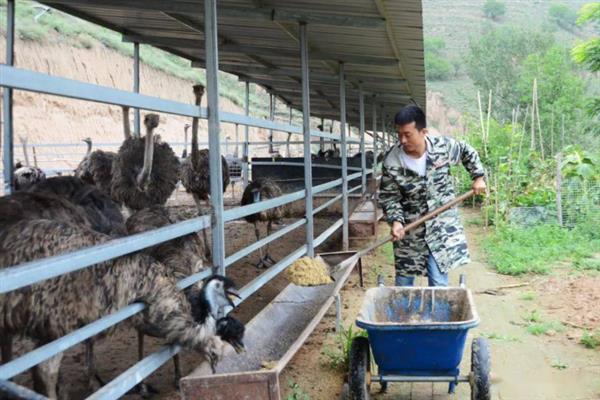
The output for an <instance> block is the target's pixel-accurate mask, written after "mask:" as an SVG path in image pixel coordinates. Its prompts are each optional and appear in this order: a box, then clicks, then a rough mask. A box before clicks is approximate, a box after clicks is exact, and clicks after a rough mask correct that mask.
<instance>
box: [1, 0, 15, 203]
mask: <svg viewBox="0 0 600 400" xmlns="http://www.w3.org/2000/svg"><path fill="white" fill-rule="evenodd" d="M14 45H15V0H8V1H7V2H6V65H10V66H12V65H13V64H14V59H15V57H14V56H15V52H14ZM2 117H3V122H4V123H3V134H4V135H3V140H4V142H3V145H4V148H3V153H4V194H5V195H7V194H11V193H12V190H13V166H14V155H13V90H12V89H11V88H7V87H4V88H3V90H2Z"/></svg>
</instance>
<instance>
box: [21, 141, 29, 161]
mask: <svg viewBox="0 0 600 400" xmlns="http://www.w3.org/2000/svg"><path fill="white" fill-rule="evenodd" d="M21 145H22V146H23V157H24V158H25V166H26V167H29V166H30V164H29V154H27V142H26V141H23V142H21Z"/></svg>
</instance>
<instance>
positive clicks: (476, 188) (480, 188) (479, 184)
mask: <svg viewBox="0 0 600 400" xmlns="http://www.w3.org/2000/svg"><path fill="white" fill-rule="evenodd" d="M471 189H473V192H475V194H485V180H483V176H480V177H479V178H476V179H475V180H474V181H473V186H472V187H471Z"/></svg>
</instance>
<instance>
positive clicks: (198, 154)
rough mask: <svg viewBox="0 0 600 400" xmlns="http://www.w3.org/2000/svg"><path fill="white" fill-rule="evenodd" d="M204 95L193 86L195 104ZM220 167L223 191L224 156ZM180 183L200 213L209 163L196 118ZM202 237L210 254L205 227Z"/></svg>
mask: <svg viewBox="0 0 600 400" xmlns="http://www.w3.org/2000/svg"><path fill="white" fill-rule="evenodd" d="M203 95H204V86H202V85H195V86H194V97H195V100H196V101H195V104H196V105H197V106H200V103H201V101H202V96H203ZM221 168H222V176H223V192H225V189H227V185H229V166H228V165H227V160H226V159H225V157H223V156H221ZM181 183H182V184H183V186H184V187H185V190H186V192H188V193H191V194H192V196H193V197H194V202H195V203H196V207H197V208H198V213H199V214H203V213H202V208H203V207H202V204H201V201H205V202H208V201H209V199H210V163H209V150H208V149H202V150H198V118H197V117H194V118H193V119H192V149H191V151H190V155H189V156H188V157H187V158H186V159H185V160H184V161H183V163H182V164H181ZM202 235H203V237H204V246H205V254H206V256H207V257H209V255H210V246H209V243H208V237H207V234H206V229H203V230H202Z"/></svg>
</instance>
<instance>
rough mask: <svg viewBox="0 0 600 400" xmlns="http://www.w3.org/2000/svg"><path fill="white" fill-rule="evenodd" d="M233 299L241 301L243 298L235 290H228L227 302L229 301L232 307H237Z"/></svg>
mask: <svg viewBox="0 0 600 400" xmlns="http://www.w3.org/2000/svg"><path fill="white" fill-rule="evenodd" d="M232 297H237V298H238V299H240V300H241V299H242V296H241V295H240V292H239V291H238V290H237V289H235V288H231V289H227V300H229V304H231V307H235V303H234V302H233V299H232Z"/></svg>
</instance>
